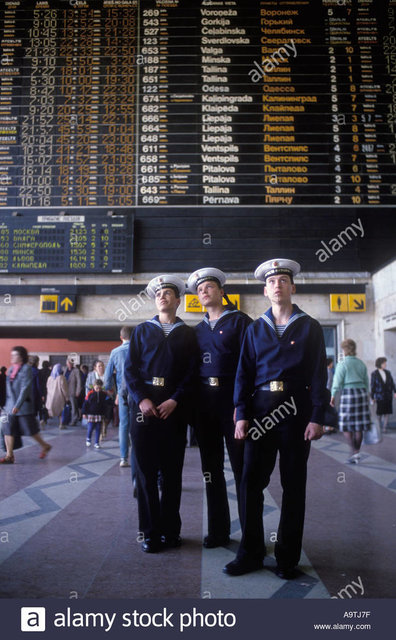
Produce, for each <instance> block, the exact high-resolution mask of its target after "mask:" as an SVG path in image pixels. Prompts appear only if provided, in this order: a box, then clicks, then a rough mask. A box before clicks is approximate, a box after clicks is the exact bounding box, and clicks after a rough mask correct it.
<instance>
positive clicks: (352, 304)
mask: <svg viewBox="0 0 396 640" xmlns="http://www.w3.org/2000/svg"><path fill="white" fill-rule="evenodd" d="M348 306H349V311H352V312H355V313H362V312H364V311H366V294H365V293H350V294H348Z"/></svg>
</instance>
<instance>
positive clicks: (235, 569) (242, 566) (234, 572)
mask: <svg viewBox="0 0 396 640" xmlns="http://www.w3.org/2000/svg"><path fill="white" fill-rule="evenodd" d="M262 568H263V561H262V560H248V559H246V558H245V559H244V560H242V559H241V560H233V561H232V562H229V563H228V564H226V566H225V567H224V569H223V573H226V574H227V575H229V576H242V575H243V574H244V573H250V572H251V571H258V570H259V569H262Z"/></svg>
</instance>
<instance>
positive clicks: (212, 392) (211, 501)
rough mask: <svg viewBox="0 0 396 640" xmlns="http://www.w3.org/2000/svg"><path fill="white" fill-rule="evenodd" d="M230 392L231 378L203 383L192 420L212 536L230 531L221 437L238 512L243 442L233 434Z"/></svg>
mask: <svg viewBox="0 0 396 640" xmlns="http://www.w3.org/2000/svg"><path fill="white" fill-rule="evenodd" d="M232 394H233V382H232V383H231V384H227V385H223V386H219V387H211V386H209V385H204V384H202V385H201V386H200V393H199V398H198V402H197V410H196V414H195V420H194V427H195V432H196V436H197V441H198V445H199V448H200V452H201V465H202V473H203V476H204V482H205V488H206V500H207V505H208V534H209V535H210V536H213V537H215V538H225V537H227V536H229V535H230V510H229V505H228V497H227V486H226V481H225V478H224V440H225V443H226V447H227V451H228V455H229V458H230V463H231V467H232V471H233V473H234V478H235V485H236V492H237V500H238V510H239V512H240V491H239V489H240V483H241V478H242V468H243V448H244V443H243V441H242V440H235V438H234V431H235V425H234V421H233V411H234V405H233V400H232Z"/></svg>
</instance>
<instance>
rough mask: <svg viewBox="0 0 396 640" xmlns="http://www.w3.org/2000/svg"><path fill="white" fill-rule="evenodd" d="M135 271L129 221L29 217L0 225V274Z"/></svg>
mask: <svg viewBox="0 0 396 640" xmlns="http://www.w3.org/2000/svg"><path fill="white" fill-rule="evenodd" d="M20 271H23V272H31V273H35V272H43V271H45V272H47V273H65V272H68V273H84V272H90V273H95V272H99V273H120V272H123V271H132V228H131V219H130V217H129V216H125V215H116V216H98V215H95V214H94V215H92V214H90V215H89V216H86V215H78V214H76V213H74V214H72V215H68V216H64V215H54V214H53V213H51V214H43V213H42V212H38V211H37V212H34V211H31V212H29V213H28V214H26V213H24V214H23V215H20V216H11V217H9V218H7V220H6V221H5V220H4V221H2V220H0V273H2V272H3V273H4V272H8V273H14V272H15V273H17V272H20Z"/></svg>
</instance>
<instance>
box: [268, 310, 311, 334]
mask: <svg viewBox="0 0 396 640" xmlns="http://www.w3.org/2000/svg"><path fill="white" fill-rule="evenodd" d="M306 315H307V314H306V313H305V312H304V311H301V309H300V308H299V307H298V306H297V305H296V304H293V312H292V314H291V316H290V318H289V319H288V321H287V323H286V326H285V330H284V332H283V334H285V333H286V331H287V329H288V328H289V326H290V325H291V324H293V322H295V321H296V320H298V319H299V318H302V317H303V316H306ZM260 317H261V318H262V319H263V320H264V321H265V322H266V323H267V324H268V325H269V326H270V327H271V329H272V330H273V331H274V332H275V333H276V325H275V321H274V316H273V313H272V307H270V308H269V309H268V311H266V312H265V313H263V314H262V315H261V316H260Z"/></svg>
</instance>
